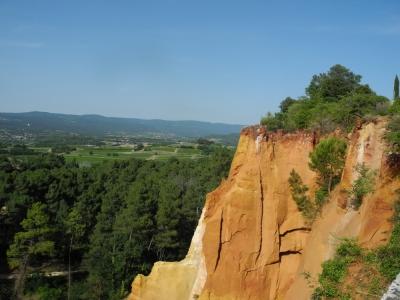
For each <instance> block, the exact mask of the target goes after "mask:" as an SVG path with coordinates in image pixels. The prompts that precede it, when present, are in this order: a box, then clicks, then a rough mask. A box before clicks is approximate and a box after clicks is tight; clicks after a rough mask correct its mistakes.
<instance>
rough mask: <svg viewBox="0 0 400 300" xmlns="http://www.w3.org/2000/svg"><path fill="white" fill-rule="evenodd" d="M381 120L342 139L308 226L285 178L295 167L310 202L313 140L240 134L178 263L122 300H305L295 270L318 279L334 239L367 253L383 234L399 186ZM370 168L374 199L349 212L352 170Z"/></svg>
mask: <svg viewBox="0 0 400 300" xmlns="http://www.w3.org/2000/svg"><path fill="white" fill-rule="evenodd" d="M383 133H384V122H383V121H379V122H377V123H376V124H374V123H370V124H368V125H364V126H363V127H362V128H361V129H359V130H357V131H356V132H354V133H353V134H352V135H351V137H350V139H349V149H348V155H347V159H346V166H345V169H344V172H343V178H342V182H341V183H340V184H339V185H338V186H337V187H336V188H335V190H334V191H333V192H332V195H331V198H330V200H329V203H327V205H326V206H325V207H324V209H323V211H322V213H321V216H319V217H318V218H317V220H316V221H315V222H314V223H313V224H312V226H310V225H309V224H307V222H305V220H304V218H303V216H302V215H301V213H300V212H299V211H298V209H297V206H296V203H295V202H294V201H293V199H292V197H291V194H290V188H289V184H288V178H289V174H290V171H291V170H292V169H295V170H296V171H297V173H299V174H300V176H301V178H302V180H303V182H304V184H306V185H307V186H308V187H309V188H310V190H309V191H310V195H311V196H312V195H313V193H314V191H315V190H316V188H317V187H318V186H317V184H316V179H317V178H316V174H315V173H314V172H312V171H311V170H310V168H309V166H308V162H309V153H310V152H311V151H312V150H313V147H314V146H315V143H316V136H315V135H313V134H306V133H294V134H285V135H282V134H279V133H276V134H268V133H266V132H265V130H264V128H259V127H249V128H246V129H244V130H243V131H242V133H241V137H240V141H239V144H238V148H237V151H236V155H235V157H234V160H233V162H232V166H231V171H230V174H229V177H228V179H227V180H225V181H224V182H223V183H222V184H221V185H220V187H218V188H217V189H216V190H215V191H214V192H212V193H210V194H209V195H208V196H207V200H206V204H205V207H204V209H203V214H202V218H201V219H200V221H199V225H198V227H197V229H196V232H195V235H194V237H193V240H192V244H191V248H190V250H189V253H188V255H187V257H186V258H185V259H184V260H183V261H181V262H176V263H162V262H161V263H156V264H155V266H154V267H153V270H152V272H151V273H150V274H149V276H147V277H145V276H142V275H139V276H138V277H137V278H136V279H135V280H134V282H133V284H132V293H131V294H130V296H129V299H131V300H153V299H154V300H155V299H158V300H163V299H165V300H173V299H177V300H181V299H182V300H186V299H188V300H189V299H190V300H191V299H215V300H217V299H221V300H222V299H237V300H239V299H246V300H248V299H263V300H265V299H309V298H310V295H311V293H312V289H311V288H310V287H309V286H308V283H307V281H306V280H305V278H304V275H303V274H304V272H307V273H309V274H310V275H311V276H312V277H313V278H317V276H318V273H319V272H320V271H321V263H322V262H323V261H324V260H326V259H329V258H330V257H331V256H332V255H333V254H334V250H335V245H336V244H337V241H338V240H337V237H356V238H358V239H359V241H360V242H361V243H362V244H363V245H364V246H366V247H374V246H376V245H379V244H380V243H384V242H385V240H386V239H387V238H388V235H389V234H390V222H389V221H388V219H389V218H390V216H391V214H392V201H393V199H394V190H395V189H396V188H398V187H399V186H400V185H399V182H398V181H395V180H393V179H391V178H389V177H388V176H387V175H386V174H385V173H386V172H385V169H384V168H383V165H384V160H383V157H384V144H383V141H382V135H383ZM357 163H365V164H366V165H367V166H369V167H370V168H373V169H376V170H377V172H378V174H379V175H378V178H377V182H376V190H375V193H374V194H372V195H370V196H368V197H367V198H366V199H365V201H364V203H363V205H362V206H361V208H360V209H359V210H358V211H354V210H353V209H352V208H351V207H350V206H349V205H348V203H347V202H348V195H347V193H346V192H344V189H348V188H349V187H350V186H351V183H352V182H353V181H354V180H355V179H356V176H357V174H356V173H355V172H354V167H355V165H356V164H357Z"/></svg>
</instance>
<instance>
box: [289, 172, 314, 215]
mask: <svg viewBox="0 0 400 300" xmlns="http://www.w3.org/2000/svg"><path fill="white" fill-rule="evenodd" d="M289 185H290V190H291V193H292V198H293V200H294V201H295V202H296V204H297V207H298V209H299V211H300V212H301V213H302V214H303V216H304V217H305V218H306V219H308V220H312V219H313V218H314V217H315V207H314V205H313V203H312V202H311V200H310V198H309V197H308V196H307V191H308V187H307V186H306V185H305V184H303V181H302V180H301V177H300V175H299V174H298V173H297V172H296V171H295V170H294V169H293V170H292V171H291V172H290V177H289Z"/></svg>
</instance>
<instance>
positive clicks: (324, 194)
mask: <svg viewBox="0 0 400 300" xmlns="http://www.w3.org/2000/svg"><path fill="white" fill-rule="evenodd" d="M328 198H329V193H328V190H327V188H326V187H320V188H319V189H318V190H317V191H316V192H315V204H316V205H317V207H318V208H319V209H320V208H321V207H322V206H323V205H324V204H325V203H326V202H327V201H328Z"/></svg>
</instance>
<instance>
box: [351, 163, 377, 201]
mask: <svg viewBox="0 0 400 300" xmlns="http://www.w3.org/2000/svg"><path fill="white" fill-rule="evenodd" d="M355 170H356V172H357V173H358V178H357V179H356V180H355V181H354V183H353V185H352V187H351V190H350V195H351V203H352V205H353V206H354V207H355V208H356V209H359V208H360V206H361V204H362V200H363V198H364V197H365V196H366V195H367V194H369V193H371V192H373V191H374V179H375V175H376V172H375V171H372V170H370V169H369V168H367V167H366V166H365V165H364V164H358V165H357V166H356V167H355Z"/></svg>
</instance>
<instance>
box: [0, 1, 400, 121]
mask: <svg viewBox="0 0 400 300" xmlns="http://www.w3.org/2000/svg"><path fill="white" fill-rule="evenodd" d="M361 8H362V9H361ZM399 11H400V3H399V2H398V1H394V0H391V1H384V2H382V1H376V0H375V1H369V2H368V3H366V2H364V1H355V0H354V1H344V0H341V1H335V2H334V3H331V2H330V3H327V2H322V1H316V0H312V1H305V0H303V1H300V0H299V1H291V2H290V3H289V2H279V3H277V2H270V1H250V2H247V1H246V2H245V1H243V2H242V1H235V2H234V1H202V2H194V1H173V0H167V1H146V2H143V1H119V2H118V3H116V2H103V1H84V2H83V1H64V2H61V1H58V2H54V1H48V0H43V1H35V2H33V1H19V0H16V1H9V0H6V1H1V2H0V99H2V107H1V109H0V110H1V111H9V112H23V111H25V112H26V111H46V112H54V113H66V114H100V115H105V116H110V117H133V118H142V119H163V120H198V121H208V122H222V123H229V124H254V123H257V122H258V121H259V119H260V117H261V116H262V115H264V114H265V113H266V112H267V111H277V110H278V105H279V103H280V101H281V100H282V99H284V98H285V97H287V96H291V97H299V96H301V95H303V94H304V87H305V86H307V84H308V82H309V81H310V79H311V76H312V75H313V74H318V73H321V72H325V71H327V69H328V68H329V67H330V66H332V65H334V64H337V63H339V64H342V65H344V66H346V67H348V68H350V69H351V70H352V71H354V72H355V73H357V74H361V75H363V82H364V83H368V84H370V86H371V87H372V88H373V89H374V90H375V91H376V92H377V93H379V94H382V95H384V96H387V97H389V98H391V97H392V90H393V79H394V76H395V74H396V73H400V60H399V59H398V56H399V53H400V41H399V37H400V13H399Z"/></svg>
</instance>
